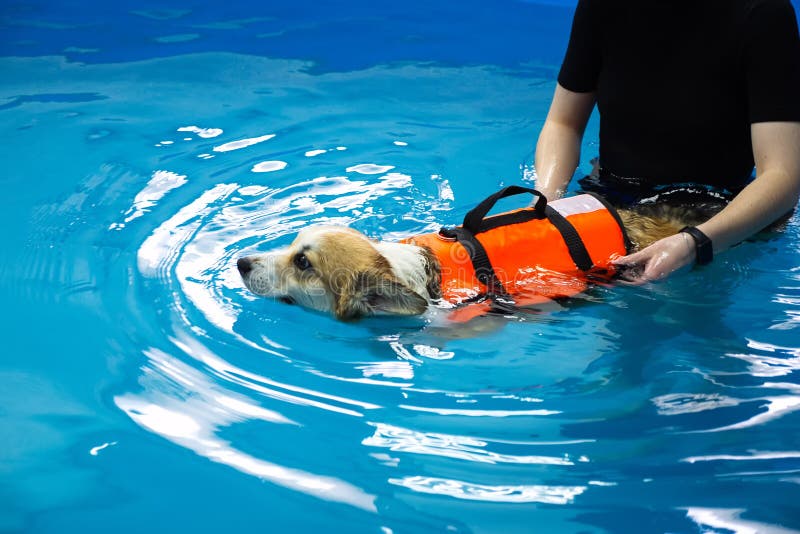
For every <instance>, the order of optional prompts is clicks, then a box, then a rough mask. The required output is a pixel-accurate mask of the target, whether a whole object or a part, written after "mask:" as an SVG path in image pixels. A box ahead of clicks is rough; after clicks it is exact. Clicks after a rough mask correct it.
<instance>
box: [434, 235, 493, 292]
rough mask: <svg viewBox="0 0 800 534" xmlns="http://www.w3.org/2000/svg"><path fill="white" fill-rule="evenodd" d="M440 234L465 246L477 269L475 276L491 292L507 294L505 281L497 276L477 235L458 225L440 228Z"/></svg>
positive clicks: (473, 266) (473, 265) (474, 268)
mask: <svg viewBox="0 0 800 534" xmlns="http://www.w3.org/2000/svg"><path fill="white" fill-rule="evenodd" d="M439 235H441V236H443V237H446V238H447V239H455V240H456V241H458V243H459V244H460V245H461V246H462V247H464V250H466V251H467V254H469V259H470V261H471V262H472V268H473V270H474V271H475V277H476V278H477V279H478V280H479V281H480V283H482V284H483V285H485V286H486V288H487V289H488V290H489V294H494V295H504V296H507V295H508V293H507V292H506V290H505V288H504V287H503V283H502V282H501V281H500V280H499V279H498V278H497V274H495V272H494V267H492V262H491V261H490V260H489V255H488V254H487V253H486V249H485V248H484V247H483V245H482V244H481V242H480V241H478V239H477V238H476V237H475V235H474V234H473V233H472V232H470V231H469V230H467V229H466V228H463V227H460V226H457V227H455V228H442V229H440V230H439Z"/></svg>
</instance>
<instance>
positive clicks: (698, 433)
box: [0, 0, 800, 533]
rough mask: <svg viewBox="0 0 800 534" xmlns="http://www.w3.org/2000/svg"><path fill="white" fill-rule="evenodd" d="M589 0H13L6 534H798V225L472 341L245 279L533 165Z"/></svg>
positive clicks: (3, 102)
mask: <svg viewBox="0 0 800 534" xmlns="http://www.w3.org/2000/svg"><path fill="white" fill-rule="evenodd" d="M112 4H113V5H112ZM573 8H574V2H571V1H569V0H564V1H556V0H554V1H550V2H536V1H527V2H523V1H511V0H497V1H493V2H488V1H483V2H479V1H476V0H466V1H461V2H452V1H451V2H421V1H419V0H407V1H404V2H402V3H397V2H395V3H382V2H366V1H359V0H347V1H342V2H309V1H292V2H290V1H283V0H280V1H278V0H276V1H272V2H264V3H252V4H250V3H247V4H243V3H238V2H223V3H218V2H208V1H195V2H190V1H188V0H183V1H182V2H175V3H171V4H161V3H154V2H122V3H111V2H106V3H99V2H88V3H87V2H60V3H55V2H33V1H29V0H20V1H15V2H4V3H3V4H2V6H0V28H1V29H2V32H1V33H0V74H1V75H0V119H2V120H1V121H0V155H1V156H2V161H3V164H4V169H3V172H2V173H0V187H2V192H3V194H4V195H3V196H4V199H5V202H4V204H3V205H4V208H3V210H0V228H1V229H2V230H1V231H2V237H3V246H2V249H0V302H2V304H3V305H2V307H1V308H0V310H2V312H1V313H2V321H0V324H1V325H2V338H1V339H2V342H0V532H59V533H62V532H81V533H83V532H120V533H128V532H130V533H134V532H148V531H149V532H287V531H290V532H373V533H390V532H391V533H404V532H503V533H506V532H509V533H511V532H636V533H640V532H720V533H727V532H737V533H745V532H756V531H757V532H772V533H779V532H792V531H800V510H799V509H798V502H800V217H798V216H797V215H795V216H794V217H793V218H792V219H791V220H790V221H789V223H788V224H787V226H786V228H785V229H784V230H783V231H782V232H779V233H775V234H770V235H767V236H764V238H763V239H761V240H760V241H758V242H750V243H745V244H743V245H741V246H739V247H737V248H735V249H733V250H731V251H729V252H727V253H726V254H724V255H723V256H720V257H719V258H718V261H715V262H714V264H713V265H711V266H709V267H708V268H706V269H703V270H698V271H694V272H690V273H685V274H682V275H679V276H676V277H674V279H672V280H671V281H669V282H667V283H662V284H658V285H655V286H652V287H644V288H630V287H609V288H595V289H593V290H592V291H590V292H589V293H588V294H587V295H586V296H584V297H582V298H580V299H576V300H575V301H573V302H571V303H569V304H568V305H566V306H565V307H564V308H563V309H559V310H556V311H553V312H550V313H547V314H542V315H538V316H535V317H525V318H524V320H523V319H522V318H520V319H509V320H507V321H506V322H505V324H504V325H503V326H502V328H500V329H496V330H490V331H487V332H485V333H483V334H479V335H477V336H473V337H464V336H463V335H462V334H463V333H462V332H459V331H451V332H435V331H432V330H431V329H430V328H426V325H425V324H424V322H423V321H421V320H418V319H380V320H377V319H376V320H367V321H362V322H359V323H354V324H343V323H339V322H336V321H334V320H332V319H330V318H327V317H325V316H322V315H319V314H316V313H312V312H308V311H304V310H302V309H299V308H297V307H290V306H286V305H283V304H281V303H276V302H271V301H267V300H260V299H255V298H254V297H252V296H251V295H250V294H249V293H248V292H247V291H246V290H245V289H244V287H243V285H242V283H241V281H240V280H239V278H238V275H237V273H236V270H235V260H236V258H237V257H238V256H240V255H242V254H247V253H253V252H255V251H261V250H268V249H270V248H272V247H275V246H279V245H283V244H286V243H288V242H289V241H290V240H291V236H292V234H293V233H294V232H295V231H296V230H297V229H298V228H301V227H303V226H305V225H307V224H310V223H314V222H319V221H329V222H335V223H342V224H347V225H350V226H353V227H355V228H358V229H360V230H362V231H364V232H366V233H368V234H370V235H372V236H376V237H377V236H383V237H389V238H392V237H396V238H399V237H403V236H406V235H409V234H412V233H417V232H422V231H425V230H430V229H433V228H437V227H438V226H439V225H441V224H453V223H455V222H458V221H459V220H460V219H461V218H462V217H463V215H464V213H465V211H466V210H468V209H469V208H470V207H472V206H473V205H474V204H475V203H476V202H477V201H478V200H480V199H481V198H483V197H484V196H486V195H487V194H488V193H490V192H492V191H494V190H495V189H496V188H497V187H498V186H500V185H501V184H511V183H526V182H530V180H531V177H532V172H533V170H532V168H531V166H530V162H531V159H532V158H531V150H532V148H533V145H534V142H535V138H536V135H537V133H538V130H539V128H540V127H541V124H542V122H543V120H544V117H545V113H546V110H547V105H548V103H549V98H550V96H551V94H552V91H553V88H554V83H555V82H554V78H555V73H556V71H557V67H558V63H559V61H560V57H561V55H562V53H563V49H564V46H565V43H566V37H567V32H568V29H569V23H570V19H571V15H572V9H573ZM596 140H597V123H596V121H592V123H591V124H590V127H589V132H588V134H587V139H586V146H585V147H584V155H592V154H594V153H596V151H597V146H596ZM587 159H588V157H587ZM581 170H583V171H586V170H587V164H586V163H584V164H583V165H582V168H581Z"/></svg>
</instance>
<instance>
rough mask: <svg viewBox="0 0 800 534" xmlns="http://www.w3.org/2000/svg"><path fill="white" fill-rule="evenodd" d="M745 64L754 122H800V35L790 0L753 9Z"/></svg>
mask: <svg viewBox="0 0 800 534" xmlns="http://www.w3.org/2000/svg"><path fill="white" fill-rule="evenodd" d="M744 63H745V70H746V73H747V74H746V76H747V92H748V106H749V117H750V123H756V122H769V121H791V122H793V121H800V37H798V30H797V18H796V16H795V12H794V8H793V7H792V4H791V3H790V1H789V0H766V1H764V2H761V3H760V4H758V5H757V6H756V7H754V8H753V10H752V11H751V12H750V15H749V18H748V20H747V33H746V38H745V50H744Z"/></svg>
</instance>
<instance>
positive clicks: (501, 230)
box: [403, 186, 630, 316]
mask: <svg viewBox="0 0 800 534" xmlns="http://www.w3.org/2000/svg"><path fill="white" fill-rule="evenodd" d="M520 193H532V194H535V195H537V196H538V200H537V202H536V204H535V205H534V206H532V207H527V208H523V209H519V210H514V211H510V212H506V213H501V214H499V215H495V216H492V217H486V214H487V213H488V212H489V210H491V208H492V207H493V206H494V204H495V203H496V202H497V201H498V200H499V199H501V198H503V197H506V196H511V195H515V194H520ZM403 242H405V243H410V244H414V245H417V246H422V247H426V248H428V249H429V250H430V251H431V252H433V254H435V255H436V257H437V258H438V260H439V263H440V265H441V290H442V298H443V299H444V300H445V301H448V302H450V303H453V304H463V303H469V302H476V301H478V302H482V303H483V304H484V305H483V306H482V308H483V309H482V310H481V309H477V310H476V309H473V310H472V312H470V313H468V315H469V316H474V315H476V314H479V313H483V312H485V311H487V310H488V309H490V308H493V307H494V308H496V307H497V304H498V302H500V303H505V304H511V305H531V304H537V303H542V302H545V301H548V300H551V299H553V298H558V297H569V296H574V295H576V294H578V293H580V292H581V291H583V290H584V289H586V287H587V283H588V281H589V280H590V279H591V278H599V279H609V278H610V277H611V276H612V275H613V273H614V268H613V266H612V264H611V259H612V258H614V257H616V256H623V255H625V254H626V253H627V252H628V250H629V248H630V242H629V241H628V238H627V236H626V234H625V229H624V228H623V226H622V223H621V222H620V220H619V217H618V215H617V213H616V211H614V209H613V208H612V207H611V206H610V205H609V204H607V203H606V202H605V200H603V199H602V198H601V197H599V196H596V195H592V194H584V195H578V196H574V197H569V198H564V199H559V200H556V201H554V202H551V203H549V204H548V203H547V200H546V199H545V198H544V197H543V196H542V195H541V194H540V193H538V192H537V191H535V190H534V189H528V188H523V187H520V186H510V187H507V188H505V189H503V190H501V191H499V192H498V193H495V194H494V195H492V196H490V197H489V198H487V199H486V200H484V201H483V202H481V203H480V204H479V205H478V206H477V207H476V208H475V209H473V210H472V211H470V212H469V213H468V214H467V216H466V217H465V218H464V224H463V225H462V226H460V227H455V228H450V229H448V228H442V229H441V230H440V231H439V232H438V233H437V232H434V233H429V234H423V235H419V236H415V237H411V238H407V239H405V240H403Z"/></svg>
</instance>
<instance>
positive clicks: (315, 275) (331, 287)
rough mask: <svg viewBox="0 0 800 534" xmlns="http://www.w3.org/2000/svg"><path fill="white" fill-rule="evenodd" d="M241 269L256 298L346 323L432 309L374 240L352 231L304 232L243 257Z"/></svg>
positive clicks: (327, 228)
mask: <svg viewBox="0 0 800 534" xmlns="http://www.w3.org/2000/svg"><path fill="white" fill-rule="evenodd" d="M237 267H238V269H239V273H240V274H241V275H242V280H244V284H245V286H247V288H248V289H249V290H250V291H252V292H253V293H256V294H257V295H262V296H265V297H272V298H276V299H278V300H281V301H283V302H286V303H289V304H295V303H296V304H299V305H301V306H305V307H307V308H312V309H315V310H319V311H322V312H328V313H333V315H335V316H336V318H337V319H341V320H353V319H358V318H360V317H363V316H367V315H378V314H391V315H417V314H420V313H422V312H424V311H425V309H426V308H427V305H428V302H427V301H426V300H425V298H423V297H422V296H421V295H420V294H419V293H417V292H415V291H413V290H412V289H411V288H409V287H408V286H407V285H406V284H404V283H402V282H401V281H400V280H399V279H398V277H397V276H396V275H395V273H394V272H393V270H392V267H391V264H390V263H389V260H387V259H386V257H384V256H383V255H382V254H381V253H380V252H379V251H378V249H377V248H376V247H375V245H374V243H373V242H372V241H370V240H369V239H368V238H367V237H366V236H364V235H363V234H361V233H360V232H358V231H356V230H352V229H350V228H344V227H341V228H339V227H325V226H321V227H313V228H307V229H304V230H302V231H301V232H300V233H299V234H297V237H296V238H295V240H294V242H293V243H292V244H291V245H289V246H288V247H286V248H284V249H281V250H276V251H273V252H269V253H267V254H258V255H254V256H245V257H242V258H239V260H238V261H237Z"/></svg>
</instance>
